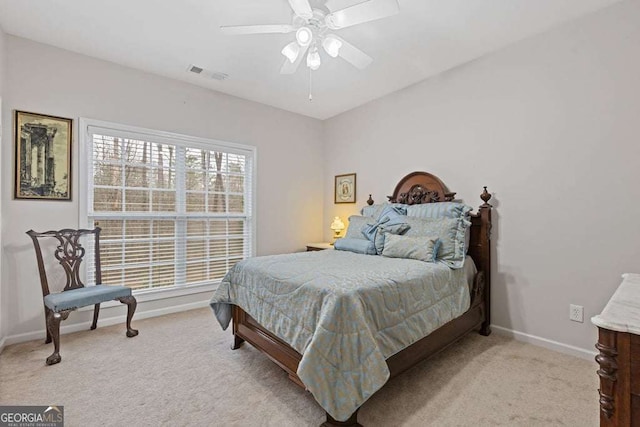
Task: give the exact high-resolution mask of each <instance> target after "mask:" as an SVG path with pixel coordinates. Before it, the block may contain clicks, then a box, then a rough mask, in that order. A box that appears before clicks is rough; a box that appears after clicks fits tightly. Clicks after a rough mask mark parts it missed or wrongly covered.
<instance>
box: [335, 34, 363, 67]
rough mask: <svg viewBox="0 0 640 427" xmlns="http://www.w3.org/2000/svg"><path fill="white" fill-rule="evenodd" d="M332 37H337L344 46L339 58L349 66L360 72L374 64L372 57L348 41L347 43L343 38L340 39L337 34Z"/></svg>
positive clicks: (339, 52)
mask: <svg viewBox="0 0 640 427" xmlns="http://www.w3.org/2000/svg"><path fill="white" fill-rule="evenodd" d="M332 37H335V38H336V39H338V40H340V41H341V42H342V46H340V50H339V51H338V56H339V57H341V58H342V59H344V60H345V61H347V62H348V63H349V64H351V65H353V66H354V67H356V68H358V69H360V70H363V69H365V68H367V67H368V66H369V64H371V63H372V62H373V58H372V57H370V56H369V55H367V54H366V53H364V52H363V51H361V50H360V49H358V48H357V47H355V46H354V45H352V44H351V43H349V42H348V41H345V39H343V38H342V37H338V36H336V35H335V34H332Z"/></svg>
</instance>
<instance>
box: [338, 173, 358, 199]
mask: <svg viewBox="0 0 640 427" xmlns="http://www.w3.org/2000/svg"><path fill="white" fill-rule="evenodd" d="M334 197H335V200H334V201H335V203H355V202H356V174H355V173H349V174H346V175H336V178H335V186H334Z"/></svg>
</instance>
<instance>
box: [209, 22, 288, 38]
mask: <svg viewBox="0 0 640 427" xmlns="http://www.w3.org/2000/svg"><path fill="white" fill-rule="evenodd" d="M220 31H222V33H223V34H226V35H228V36H237V35H242V34H270V33H282V34H286V33H291V32H293V31H295V29H294V28H293V25H290V24H273V25H231V26H222V27H220Z"/></svg>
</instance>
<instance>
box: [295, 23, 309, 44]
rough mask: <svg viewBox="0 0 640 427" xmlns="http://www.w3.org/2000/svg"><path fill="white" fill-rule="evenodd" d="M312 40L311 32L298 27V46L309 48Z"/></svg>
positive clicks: (305, 28)
mask: <svg viewBox="0 0 640 427" xmlns="http://www.w3.org/2000/svg"><path fill="white" fill-rule="evenodd" d="M312 39H313V32H312V31H311V30H310V29H309V28H307V27H300V28H298V31H296V40H297V41H298V44H299V45H300V46H309V44H310V43H311V40H312Z"/></svg>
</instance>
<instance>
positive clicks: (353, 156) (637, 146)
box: [323, 2, 640, 352]
mask: <svg viewBox="0 0 640 427" xmlns="http://www.w3.org/2000/svg"><path fill="white" fill-rule="evenodd" d="M638 46H640V3H639V2H624V3H621V4H620V5H618V6H614V7H611V8H608V9H606V10H604V11H602V12H598V13H596V14H594V15H590V16H589V17H586V18H583V19H581V20H579V21H575V22H573V23H571V24H569V25H566V26H563V27H561V28H559V29H556V30H553V31H551V32H548V33H546V34H543V35H540V36H537V37H535V38H532V39H528V40H525V41H522V42H519V43H517V44H515V45H513V46H511V47H509V48H507V49H505V50H502V51H499V52H497V53H494V54H492V55H489V56H487V57H484V58H481V59H479V60H476V61H474V62H472V63H469V64H467V65H465V66H462V67H459V68H456V69H454V70H451V71H449V72H447V73H444V74H442V75H439V76H437V77H435V78H431V79H428V80H426V81H424V82H421V83H419V84H417V85H415V86H412V87H409V88H407V89H405V90H402V91H399V92H396V93H394V94H391V95H389V96H386V97H384V98H382V99H379V100H377V101H374V102H371V103H370V104H367V105H365V106H362V107H360V108H357V109H355V110H352V111H350V112H347V113H344V114H342V115H340V116H337V117H335V118H332V119H330V120H328V121H327V122H325V144H326V152H325V159H326V162H325V165H326V166H325V181H324V184H325V193H324V197H325V215H324V217H323V220H324V222H325V224H324V228H323V231H324V232H325V238H329V235H330V234H329V232H328V226H329V225H328V224H329V222H328V221H329V220H330V218H331V217H332V215H342V216H344V217H346V216H348V214H350V213H353V212H355V210H356V208H359V207H361V206H363V205H364V203H365V200H366V198H367V196H368V194H369V193H373V196H374V199H375V200H376V201H383V200H385V197H384V196H386V195H389V194H391V192H392V191H393V186H394V184H395V183H396V182H397V181H398V180H399V179H400V178H401V177H402V176H404V175H405V174H407V173H408V172H411V171H415V170H425V171H429V172H433V173H435V174H436V175H438V176H439V177H441V178H442V179H443V180H444V182H445V183H446V184H448V186H449V187H450V189H451V190H452V191H457V192H458V195H459V196H460V197H461V198H463V199H464V201H465V202H467V203H468V204H470V205H472V206H474V207H477V206H478V205H479V204H480V203H481V200H480V199H479V197H478V195H479V194H480V192H481V190H482V186H483V185H487V186H488V187H489V191H491V192H493V194H494V199H493V200H492V203H493V205H494V206H495V208H496V209H495V211H494V218H495V228H494V230H493V234H492V237H493V243H494V247H495V255H496V257H495V269H494V275H493V298H492V301H493V319H492V323H493V324H495V325H498V326H500V327H503V328H508V329H512V330H514V331H518V332H521V333H523V334H528V335H534V336H536V337H539V338H542V340H537V342H538V343H541V342H544V340H553V341H557V342H560V343H563V344H566V345H569V346H576V347H579V348H582V349H585V350H587V351H589V352H591V351H592V350H593V345H594V343H595V337H596V331H595V328H594V326H593V325H592V324H591V323H590V322H589V318H590V317H591V316H593V315H595V314H596V313H598V312H599V311H600V310H601V309H602V308H603V306H604V304H605V302H606V301H607V300H608V298H609V297H610V295H611V294H612V292H613V291H614V290H615V289H616V287H617V285H618V284H619V282H620V274H621V273H624V272H633V271H635V272H637V271H640V263H639V260H640V244H639V242H640V221H639V220H638V214H639V213H640V198H639V197H638V194H639V190H638V183H639V182H640V168H639V167H638V160H639V159H640V143H639V136H640V80H639V76H640V56H639V55H638ZM390 78H392V77H391V76H390ZM348 172H356V173H357V174H358V183H357V184H358V203H357V205H356V206H353V205H346V206H339V205H334V204H333V201H332V200H333V199H332V198H333V187H332V182H331V177H332V176H333V175H336V174H341V173H348ZM570 303H575V304H579V305H583V306H584V307H585V322H584V323H583V324H580V323H575V322H570V321H569V319H568V317H569V304H570ZM520 336H521V337H525V338H526V335H520Z"/></svg>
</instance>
